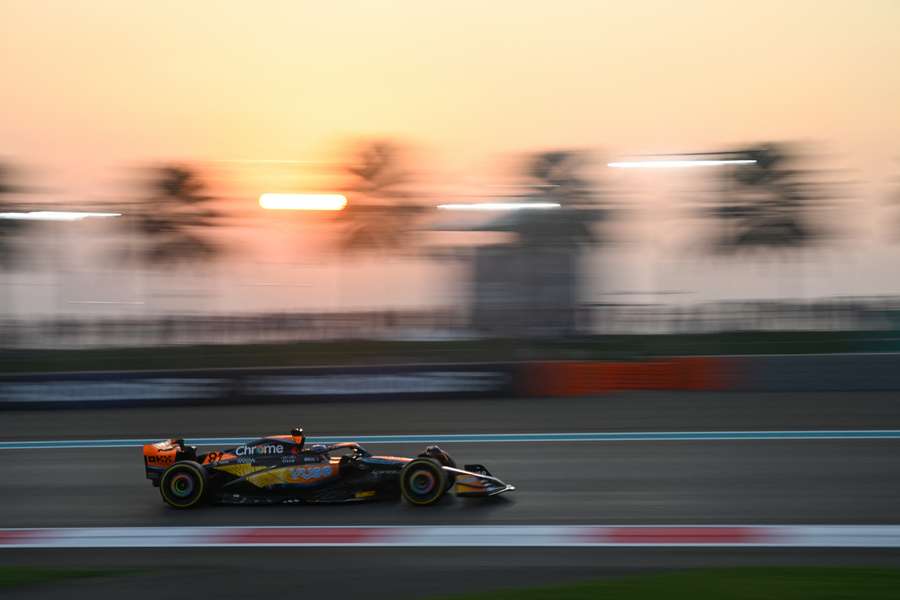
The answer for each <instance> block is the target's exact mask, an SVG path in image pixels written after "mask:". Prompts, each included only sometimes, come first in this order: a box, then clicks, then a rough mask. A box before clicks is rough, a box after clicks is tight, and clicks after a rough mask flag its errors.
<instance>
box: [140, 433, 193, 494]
mask: <svg viewBox="0 0 900 600" xmlns="http://www.w3.org/2000/svg"><path fill="white" fill-rule="evenodd" d="M196 454H197V452H196V448H194V447H192V446H185V445H184V440H183V439H180V438H172V439H168V440H163V441H161V442H156V443H155V444H145V445H144V471H145V473H146V475H147V479H149V480H151V481H152V482H153V485H156V486H158V485H159V478H160V477H161V476H162V474H163V472H164V471H165V470H166V469H168V468H169V467H171V466H172V465H174V464H175V463H176V462H178V461H179V460H185V459H191V458H195V457H196Z"/></svg>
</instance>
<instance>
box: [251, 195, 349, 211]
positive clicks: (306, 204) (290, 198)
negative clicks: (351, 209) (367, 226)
mask: <svg viewBox="0 0 900 600" xmlns="http://www.w3.org/2000/svg"><path fill="white" fill-rule="evenodd" d="M259 205H260V206H262V207H263V208H265V209H268V210H343V209H344V207H345V206H347V198H345V197H344V196H342V195H341V194H263V195H262V196H260V197H259Z"/></svg>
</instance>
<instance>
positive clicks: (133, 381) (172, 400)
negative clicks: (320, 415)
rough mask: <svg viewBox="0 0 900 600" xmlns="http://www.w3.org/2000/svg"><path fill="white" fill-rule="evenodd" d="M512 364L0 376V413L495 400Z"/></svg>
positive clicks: (507, 385)
mask: <svg viewBox="0 0 900 600" xmlns="http://www.w3.org/2000/svg"><path fill="white" fill-rule="evenodd" d="M515 372H516V367H515V366H514V365H511V364H487V363H478V364H439V365H398V366H379V367H323V368H296V369H294V368H278V369H221V370H183V371H129V372H101V373H48V374H32V375H20V376H4V377H0V408H39V407H46V408H67V407H85V406H142V405H143V406H163V405H179V404H228V403H231V404H236V403H247V404H250V403H253V402H279V401H285V402H290V401H296V400H339V399H344V398H353V399H357V400H358V399H371V400H377V399H386V398H407V397H410V398H422V397H440V398H464V397H476V398H484V397H500V396H506V395H511V394H512V393H513V391H514V387H513V382H514V379H515Z"/></svg>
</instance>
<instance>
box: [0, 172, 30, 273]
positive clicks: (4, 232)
mask: <svg viewBox="0 0 900 600" xmlns="http://www.w3.org/2000/svg"><path fill="white" fill-rule="evenodd" d="M16 179H17V175H16V172H15V170H14V169H13V168H12V167H11V166H9V165H8V164H5V163H0V212H20V211H21V210H22V207H21V206H19V205H18V204H17V203H15V202H14V201H13V200H12V199H13V198H14V197H15V195H17V194H22V193H26V192H27V191H28V190H27V189H26V188H25V187H23V186H21V185H18V184H17V183H16ZM27 225H28V221H23V220H19V219H0V268H2V269H4V270H9V269H12V268H14V267H16V266H17V265H18V264H19V263H20V262H21V258H22V257H21V246H20V245H19V243H18V242H19V239H20V236H21V234H22V232H23V231H24V229H25V227H27Z"/></svg>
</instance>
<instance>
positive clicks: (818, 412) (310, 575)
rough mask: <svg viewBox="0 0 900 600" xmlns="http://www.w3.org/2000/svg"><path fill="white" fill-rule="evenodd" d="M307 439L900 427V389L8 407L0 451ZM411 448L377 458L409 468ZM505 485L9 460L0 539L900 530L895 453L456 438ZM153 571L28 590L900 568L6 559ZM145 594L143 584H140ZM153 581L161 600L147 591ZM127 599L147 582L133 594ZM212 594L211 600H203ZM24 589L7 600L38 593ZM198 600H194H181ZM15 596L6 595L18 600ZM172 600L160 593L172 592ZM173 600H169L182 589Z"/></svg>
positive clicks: (322, 586) (721, 557) (232, 590)
mask: <svg viewBox="0 0 900 600" xmlns="http://www.w3.org/2000/svg"><path fill="white" fill-rule="evenodd" d="M298 423H299V424H302V425H303V426H304V427H305V428H306V430H307V432H309V433H313V434H315V435H346V436H347V437H348V438H350V439H352V437H353V436H354V435H363V434H405V433H416V434H422V433H434V434H454V433H527V432H584V431H594V432H602V431H740V430H817V429H900V393H866V394H850V395H848V394H822V393H817V394H766V395H750V394H622V395H615V396H605V397H601V398H585V399H569V400H544V399H531V400H525V399H508V400H466V401H458V400H457V401H452V402H440V401H427V402H415V401H402V402H366V401H360V402H337V403H335V402H331V403H325V402H318V403H302V404H297V405H283V404H282V405H273V406H254V407H241V408H238V407H227V408H223V409H221V410H219V409H215V408H210V407H202V408H200V407H190V408H180V409H172V408H163V409H152V408H140V409H113V410H111V409H95V410H78V411H5V412H2V413H0V440H4V441H9V440H61V439H98V438H165V437H170V436H173V435H184V436H185V437H207V436H209V437H212V436H248V437H252V436H254V435H258V434H263V433H280V432H286V431H287V430H288V429H289V428H290V427H291V426H292V425H294V424H298ZM421 446H422V445H421V444H379V445H378V446H377V447H373V450H376V451H377V452H379V453H381V452H383V453H398V454H412V453H415V452H418V451H419V450H420V448H421ZM446 449H448V450H449V451H450V452H451V453H452V454H453V455H454V457H456V458H457V460H458V461H459V462H482V463H484V464H486V465H487V466H488V468H490V469H491V470H492V471H493V472H494V473H495V474H496V475H497V476H499V477H501V478H503V479H504V480H507V481H509V482H510V483H513V484H515V485H516V486H517V488H518V489H517V491H516V492H514V493H512V494H510V495H509V496H507V497H501V498H497V499H492V500H490V501H473V500H463V499H457V498H447V499H446V500H447V501H446V502H442V503H441V504H440V505H438V506H435V507H430V508H418V507H411V506H408V505H405V504H403V503H399V502H398V503H379V504H370V505H355V506H321V507H318V506H312V507H298V506H276V507H210V508H205V509H202V510H196V511H183V512H181V511H174V510H171V509H168V508H166V507H165V506H164V505H163V504H162V502H161V500H160V498H159V495H158V491H157V490H156V489H155V488H153V487H152V486H150V484H149V482H147V481H146V480H145V479H144V477H143V471H142V465H141V460H140V451H139V450H138V449H134V448H116V449H66V450H55V449H54V450H49V449H42V450H2V451H0V458H2V459H3V461H4V464H5V474H4V480H5V483H4V484H2V486H0V492H2V493H0V527H67V526H125V525H146V526H171V525H417V524H480V523H483V524H494V525H502V524H900V440H789V441H788V440H777V441H775V440H753V441H749V440H745V441H673V442H642V441H629V442H576V443H463V444H448V445H447V446H446ZM60 563H65V564H67V565H84V566H102V567H110V566H112V567H128V568H135V567H136V568H141V569H149V571H147V573H145V574H140V575H137V576H132V577H128V578H115V579H110V580H108V581H101V582H99V583H97V582H81V583H77V584H67V585H66V586H56V587H53V586H51V587H49V588H41V589H40V590H39V591H40V593H41V595H42V596H43V597H48V598H53V597H72V596H73V595H74V596H79V595H80V592H79V590H84V594H85V595H87V594H91V595H95V594H101V595H112V594H117V593H119V592H123V593H124V592H126V591H127V593H128V595H129V596H131V597H132V598H143V597H147V598H150V597H154V598H155V597H158V596H159V594H160V593H162V592H163V591H164V590H165V591H166V592H169V591H170V590H173V589H174V590H183V591H185V595H184V596H181V597H196V591H197V590H200V589H205V590H206V591H207V592H208V593H215V594H217V595H218V597H223V598H227V597H242V598H245V597H247V596H248V594H251V593H253V594H259V593H261V592H263V591H266V592H271V591H276V592H284V593H301V592H302V593H304V594H309V593H315V594H317V595H318V594H329V595H331V596H333V597H338V598H340V597H347V596H349V595H351V594H355V595H358V596H361V597H365V598H381V597H384V598H394V597H401V598H403V597H429V596H433V595H435V594H440V593H450V592H458V591H472V590H484V589H491V588H494V587H508V586H514V585H529V584H534V583H550V582H556V581H571V580H578V579H585V578H591V577H600V576H604V575H610V574H620V573H626V572H632V571H634V570H636V569H637V570H640V569H661V568H674V567H683V566H697V565H734V564H878V565H895V566H900V552H898V551H893V550H889V551H883V550H882V551H875V550H808V549H807V550H804V549H744V550H739V549H738V550H735V549H716V550H711V549H625V548H621V549H563V548H560V549H547V548H543V549H540V548H536V549H516V548H513V549H497V548H492V549H422V548H410V549H302V548H298V549H272V548H243V549H178V550H177V551H174V550H168V551H167V550H164V549H148V550H127V551H122V550H114V551H110V550H77V551H74V550H52V551H51V550H42V551H38V550H28V551H22V550H5V551H0V564H27V565H43V566H47V565H58V564H60ZM143 582H146V584H145V583H143ZM160 582H164V583H165V585H164V588H161V587H160ZM138 584H140V585H138ZM204 586H205V587H204ZM35 591H36V590H35V589H32V590H23V591H20V592H18V594H19V595H23V597H24V595H27V594H29V593H35ZM188 592H191V593H188ZM15 595H16V594H13V597H14V596H15ZM166 595H170V594H169V593H167V594H166ZM174 597H179V596H178V594H177V593H176V594H175V596H174Z"/></svg>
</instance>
